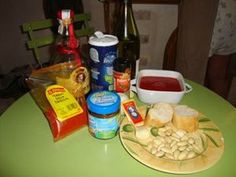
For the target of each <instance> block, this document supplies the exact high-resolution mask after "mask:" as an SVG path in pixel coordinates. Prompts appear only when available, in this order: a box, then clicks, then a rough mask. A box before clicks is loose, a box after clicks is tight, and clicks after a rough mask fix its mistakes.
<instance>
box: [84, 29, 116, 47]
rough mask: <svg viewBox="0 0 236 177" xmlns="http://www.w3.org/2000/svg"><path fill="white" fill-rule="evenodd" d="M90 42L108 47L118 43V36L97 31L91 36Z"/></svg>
mask: <svg viewBox="0 0 236 177" xmlns="http://www.w3.org/2000/svg"><path fill="white" fill-rule="evenodd" d="M88 43H89V44H90V45H94V46H99V47H106V46H112V45H116V44H118V38H117V37H116V36H113V35H109V34H103V33H102V32H100V31H96V32H95V33H94V35H93V36H91V37H90V38H89V41H88Z"/></svg>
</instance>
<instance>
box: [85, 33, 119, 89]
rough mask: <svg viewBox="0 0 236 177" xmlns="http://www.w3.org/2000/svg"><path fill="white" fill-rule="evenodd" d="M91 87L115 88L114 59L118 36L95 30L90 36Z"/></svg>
mask: <svg viewBox="0 0 236 177" xmlns="http://www.w3.org/2000/svg"><path fill="white" fill-rule="evenodd" d="M88 43H89V45H90V47H89V56H90V67H91V88H92V90H93V91H99V90H109V91H112V90H113V89H114V88H113V61H114V60H115V59H116V58H117V44H118V39H117V37H116V36H113V35H108V34H103V33H101V32H95V35H93V36H91V37H90V38H89V42H88Z"/></svg>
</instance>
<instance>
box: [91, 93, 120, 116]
mask: <svg viewBox="0 0 236 177" xmlns="http://www.w3.org/2000/svg"><path fill="white" fill-rule="evenodd" d="M87 104H88V109H89V110H90V111H91V112H94V113H96V114H103V115H104V114H112V113H114V112H116V111H118V110H119V108H120V97H119V95H118V94H116V93H114V92H110V91H98V92H94V93H92V94H90V95H89V96H88V98H87Z"/></svg>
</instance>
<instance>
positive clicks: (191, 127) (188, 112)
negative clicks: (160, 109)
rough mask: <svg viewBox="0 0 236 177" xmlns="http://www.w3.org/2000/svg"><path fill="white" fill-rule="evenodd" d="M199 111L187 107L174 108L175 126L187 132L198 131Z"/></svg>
mask: <svg viewBox="0 0 236 177" xmlns="http://www.w3.org/2000/svg"><path fill="white" fill-rule="evenodd" d="M198 116H199V113H198V111H196V110H194V109H192V108H190V107H188V106H186V105H178V106H176V107H175V108H174V116H173V125H174V126H175V127H176V128H178V129H182V130H185V131H187V132H194V131H196V130H197V129H198Z"/></svg>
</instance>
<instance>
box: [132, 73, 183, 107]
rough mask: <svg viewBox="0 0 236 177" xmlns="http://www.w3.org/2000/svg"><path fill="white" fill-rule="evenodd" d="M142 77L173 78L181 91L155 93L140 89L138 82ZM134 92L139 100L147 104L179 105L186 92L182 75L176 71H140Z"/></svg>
mask: <svg viewBox="0 0 236 177" xmlns="http://www.w3.org/2000/svg"><path fill="white" fill-rule="evenodd" d="M144 76H159V77H170V78H175V79H177V80H178V81H179V84H180V87H181V91H155V90H146V89H142V88H140V80H141V78H142V77H144ZM136 90H137V94H138V97H139V99H140V100H141V101H142V102H144V103H147V104H154V103H158V102H165V103H174V104H176V103H179V102H180V100H181V99H182V97H183V96H184V94H185V92H186V87H185V82H184V78H183V76H182V74H180V73H179V72H176V71H169V70H153V69H144V70H140V71H139V73H138V75H137V79H136Z"/></svg>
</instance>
